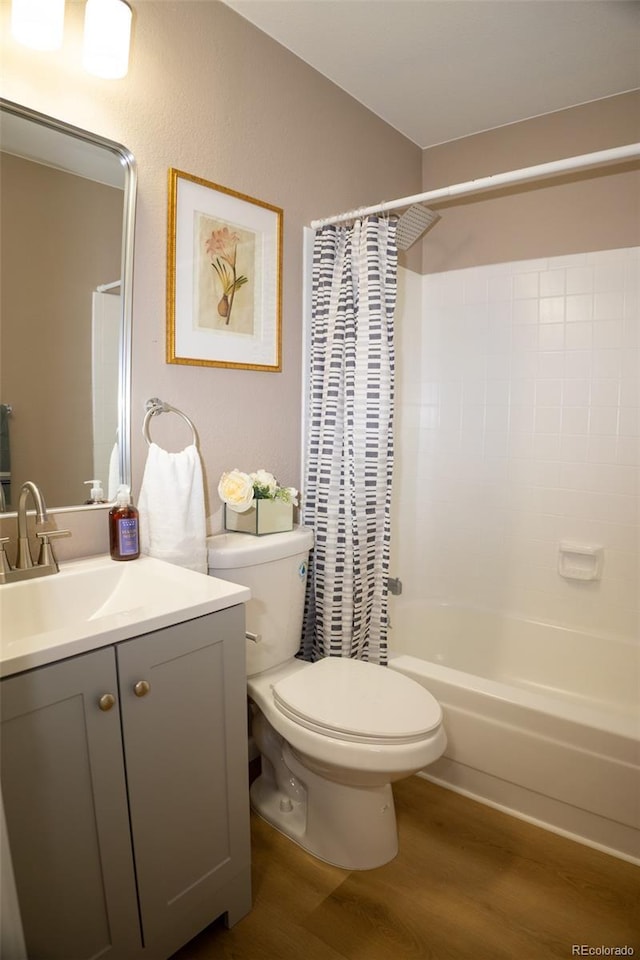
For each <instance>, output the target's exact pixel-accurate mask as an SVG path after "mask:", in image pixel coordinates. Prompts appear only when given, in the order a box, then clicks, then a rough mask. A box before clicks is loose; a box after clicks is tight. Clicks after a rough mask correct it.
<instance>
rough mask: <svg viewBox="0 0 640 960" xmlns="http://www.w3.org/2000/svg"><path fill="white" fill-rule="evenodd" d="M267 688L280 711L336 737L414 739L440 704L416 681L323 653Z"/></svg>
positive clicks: (426, 729) (429, 725)
mask: <svg viewBox="0 0 640 960" xmlns="http://www.w3.org/2000/svg"><path fill="white" fill-rule="evenodd" d="M271 689H272V693H273V700H274V703H275V705H276V707H277V708H278V710H279V711H280V712H281V713H282V714H284V716H286V717H288V718H289V719H290V720H293V721H294V722H295V723H298V724H300V725H301V726H303V727H306V728H307V729H309V730H313V731H314V732H316V733H320V734H322V735H324V736H326V737H330V738H333V739H337V740H347V741H350V742H353V743H367V744H372V745H373V744H402V743H416V742H419V741H421V740H424V739H425V738H426V737H428V736H429V735H430V734H431V733H432V732H433V731H434V730H436V729H437V728H438V727H439V726H440V724H441V723H442V710H441V708H440V704H439V703H438V702H437V700H436V699H435V698H434V697H432V696H431V694H430V693H429V692H428V691H427V690H425V689H424V688H423V687H421V686H420V684H418V683H416V682H415V681H413V680H411V679H410V678H409V677H405V676H403V675H402V674H400V673H396V672H395V671H391V670H387V669H386V668H385V667H380V666H378V665H377V664H372V663H366V662H365V661H363V660H351V659H347V658H342V657H326V658H325V659H323V660H319V661H318V662H317V663H313V664H309V665H308V666H307V667H306V668H305V669H304V670H299V671H297V672H295V673H293V674H291V675H290V676H287V677H285V678H283V679H282V680H279V681H277V682H276V683H275V684H273V686H272V688H271Z"/></svg>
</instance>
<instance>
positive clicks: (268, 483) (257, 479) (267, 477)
mask: <svg viewBox="0 0 640 960" xmlns="http://www.w3.org/2000/svg"><path fill="white" fill-rule="evenodd" d="M251 479H252V480H253V482H254V483H255V484H256V486H258V487H261V488H262V492H263V493H266V495H267V496H268V497H269V498H270V499H272V500H273V498H274V496H275V493H276V490H277V488H278V482H277V480H276V478H275V477H274V475H273V474H272V473H269V472H268V471H267V470H256V472H255V473H252V474H251Z"/></svg>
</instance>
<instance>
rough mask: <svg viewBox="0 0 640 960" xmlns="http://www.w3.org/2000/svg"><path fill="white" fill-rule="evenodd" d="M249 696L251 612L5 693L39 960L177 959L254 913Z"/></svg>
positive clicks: (45, 671) (29, 913) (16, 838)
mask: <svg viewBox="0 0 640 960" xmlns="http://www.w3.org/2000/svg"><path fill="white" fill-rule="evenodd" d="M245 685H246V680H245V671H244V613H243V608H242V607H241V606H236V607H231V608H229V609H227V610H222V611H220V612H218V613H214V614H210V615H208V616H204V617H200V618H198V619H196V620H191V621H188V622H186V623H182V624H177V625H175V626H172V627H168V628H166V629H164V630H159V631H155V632H153V633H149V634H145V635H143V636H141V637H136V638H135V639H132V640H127V641H124V642H123V643H120V644H117V645H116V646H110V647H104V648H102V649H99V650H95V651H93V652H91V653H87V654H84V655H81V656H78V657H74V658H71V659H69V660H65V661H61V662H59V663H54V664H52V665H50V666H45V667H42V668H39V669H36V670H31V671H28V672H26V673H23V674H19V675H17V676H15V677H10V678H8V679H6V680H3V681H2V702H1V709H2V754H1V758H0V759H1V762H2V791H3V799H4V806H5V813H6V817H7V827H8V835H9V843H10V847H11V854H12V860H13V864H14V872H15V875H16V887H17V890H18V899H19V902H20V909H21V912H22V919H23V927H24V930H25V939H26V942H27V952H28V956H29V958H30V960H31V958H33V960H85V958H87V960H88V958H96V957H98V956H99V957H100V958H110V960H137V958H140V960H142V958H149V960H162V958H167V957H169V956H170V955H171V953H173V952H174V951H175V950H177V949H178V948H179V947H180V946H181V945H182V944H184V943H186V942H187V941H188V940H189V939H191V937H193V936H195V934H196V933H198V931H199V930H201V929H202V928H203V927H205V926H206V925H207V924H209V923H211V922H212V921H213V920H215V919H216V917H218V916H220V915H221V914H222V913H227V919H228V923H229V924H230V925H231V924H233V923H234V922H235V921H236V920H238V919H240V917H242V916H243V915H244V914H245V913H246V912H247V911H248V910H249V909H250V905H251V901H250V852H249V807H248V788H247V753H246V707H245V703H246V698H245ZM105 695H106V696H107V697H109V696H111V697H112V698H113V701H114V702H113V704H112V705H111V701H110V699H106V700H105V699H104V698H105ZM105 707H106V708H107V709H105ZM6 960H11V958H6Z"/></svg>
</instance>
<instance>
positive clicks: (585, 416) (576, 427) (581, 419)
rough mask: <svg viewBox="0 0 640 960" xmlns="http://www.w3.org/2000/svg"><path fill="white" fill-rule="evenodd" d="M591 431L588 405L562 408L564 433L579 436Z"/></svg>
mask: <svg viewBox="0 0 640 960" xmlns="http://www.w3.org/2000/svg"><path fill="white" fill-rule="evenodd" d="M588 432H589V408H588V407H563V408H562V433H563V434H567V435H568V434H571V435H572V436H578V435H580V434H587V433H588Z"/></svg>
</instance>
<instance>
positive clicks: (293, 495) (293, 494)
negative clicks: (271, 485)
mask: <svg viewBox="0 0 640 960" xmlns="http://www.w3.org/2000/svg"><path fill="white" fill-rule="evenodd" d="M287 493H288V495H289V496H288V501H289V503H292V504H293V505H294V507H297V506H298V491H297V490H296V488H295V487H287Z"/></svg>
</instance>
